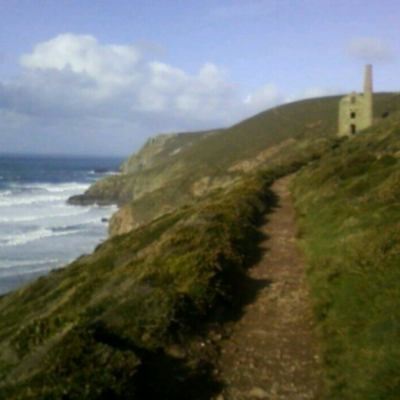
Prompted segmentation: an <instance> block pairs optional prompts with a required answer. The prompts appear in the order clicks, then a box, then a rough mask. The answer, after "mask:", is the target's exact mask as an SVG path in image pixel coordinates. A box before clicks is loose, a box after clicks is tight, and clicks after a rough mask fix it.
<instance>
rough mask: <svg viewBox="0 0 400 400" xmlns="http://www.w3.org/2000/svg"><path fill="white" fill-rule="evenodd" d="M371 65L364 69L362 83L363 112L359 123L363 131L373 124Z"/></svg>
mask: <svg viewBox="0 0 400 400" xmlns="http://www.w3.org/2000/svg"><path fill="white" fill-rule="evenodd" d="M372 90H373V89H372V65H367V66H366V67H365V82H364V107H363V108H364V110H363V116H362V119H361V123H360V128H361V129H365V128H368V127H370V126H371V125H372V123H373V114H374V113H373V108H374V107H373V94H372Z"/></svg>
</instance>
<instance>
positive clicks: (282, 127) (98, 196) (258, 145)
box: [72, 94, 398, 233]
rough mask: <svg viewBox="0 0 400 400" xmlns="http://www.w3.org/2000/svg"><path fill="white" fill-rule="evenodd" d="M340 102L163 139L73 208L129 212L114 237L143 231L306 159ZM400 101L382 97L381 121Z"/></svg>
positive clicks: (281, 110)
mask: <svg viewBox="0 0 400 400" xmlns="http://www.w3.org/2000/svg"><path fill="white" fill-rule="evenodd" d="M339 98H340V97H338V96H334V97H326V98H321V99H310V100H303V101H299V102H295V103H291V104H286V105H283V106H279V107H276V108H274V109H272V110H268V111H266V112H263V113H261V114H258V115H256V116H254V117H252V118H250V119H248V120H246V121H243V122H241V123H239V124H237V125H235V126H233V127H231V128H229V129H225V130H217V131H211V132H202V133H200V134H193V133H192V134H188V133H186V134H180V135H170V136H165V135H162V136H159V137H158V138H156V139H155V140H154V139H152V140H150V141H149V142H148V143H147V144H146V145H145V146H144V148H143V149H142V150H141V151H140V152H139V153H138V154H137V155H134V156H133V157H132V158H131V159H128V160H127V161H126V162H125V164H124V166H123V168H122V169H123V171H124V173H123V174H122V175H119V176H111V177H108V178H106V179H104V180H102V181H99V182H97V183H96V184H94V185H93V186H92V187H91V188H89V190H88V191H87V192H86V193H85V194H84V195H83V196H77V197H76V198H74V199H72V203H73V204H82V203H83V204H88V203H89V204H90V203H93V202H97V203H110V202H111V203H112V202H116V203H118V204H120V205H126V207H124V208H123V210H122V211H121V214H120V215H119V216H118V215H117V216H116V218H115V219H114V220H112V223H111V233H121V232H124V231H126V230H127V229H129V226H128V225H129V224H127V223H125V226H124V229H121V231H120V227H121V225H122V224H121V220H124V221H128V220H129V221H131V223H130V227H135V226H139V225H141V224H143V223H145V222H147V221H150V220H151V219H153V218H155V217H158V216H160V215H162V214H163V213H164V212H167V211H171V210H173V209H175V208H176V207H179V206H182V205H184V204H188V203H190V202H191V201H193V200H194V199H196V198H198V197H199V196H202V195H204V194H205V193H208V192H211V191H213V190H214V189H216V188H219V187H221V186H228V185H229V184H231V183H232V182H234V181H235V180H237V179H239V178H240V177H241V176H243V174H244V173H246V172H249V171H252V170H256V169H257V168H258V167H259V166H260V165H263V164H265V163H268V164H269V165H279V164H280V163H281V162H282V161H284V160H285V159H286V156H287V155H288V154H294V153H297V154H299V155H300V154H301V153H302V152H303V151H305V149H311V148H312V147H314V146H319V144H320V143H319V142H320V141H321V140H326V139H329V138H332V137H334V136H335V135H336V133H337V119H338V102H339ZM397 101H398V99H397V97H393V95H391V94H376V95H375V117H376V118H377V119H379V118H381V117H382V115H384V114H385V115H386V114H387V113H388V112H390V111H391V110H392V109H395V108H396V107H397ZM143 161H144V162H143ZM125 228H126V229H125Z"/></svg>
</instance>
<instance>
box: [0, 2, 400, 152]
mask: <svg viewBox="0 0 400 400" xmlns="http://www.w3.org/2000/svg"><path fill="white" fill-rule="evenodd" d="M399 15H400V3H399V4H398V3H397V2H396V1H393V0H381V1H380V2H379V3H378V2H375V1H368V0H347V1H342V0H336V1H334V0H281V1H275V0H246V1H244V0H242V1H237V0H220V1H216V0H203V1H201V2H198V1H193V0H186V1H183V0H176V1H171V0H170V1H167V0H157V1H155V0H153V1H150V0H147V1H141V0H140V1H133V0H130V1H127V0H113V1H112V0H100V1H95V0H93V1H90V2H89V1H83V0H81V1H77V0H70V1H66V0H58V1H54V0H53V1H50V0H35V1H33V0H29V1H28V0H0V151H1V152H31V153H32V152H33V153H69V154H76V153H79V154H121V155H126V154H129V153H132V152H133V151H135V150H137V148H138V146H140V145H141V144H142V143H143V142H144V140H146V138H147V137H149V136H150V135H154V134H155V133H158V132H165V131H186V130H197V129H209V128H212V127H219V126H228V125H230V124H233V123H235V122H237V121H240V120H241V119H243V118H246V117H248V116H251V115H253V114H255V113H257V112H260V111H263V110H265V109H267V108H270V107H273V106H275V105H277V104H281V103H285V102H288V101H293V100H298V99H302V98H306V97H312V96H324V95H329V94H336V93H345V92H348V91H351V90H359V89H360V88H361V86H362V73H363V66H364V64H366V63H367V62H370V63H373V64H374V72H375V73H374V75H375V89H376V90H377V91H397V90H399V89H400V78H399V77H400V74H399V59H398V53H399V40H398V38H399V37H400V24H399Z"/></svg>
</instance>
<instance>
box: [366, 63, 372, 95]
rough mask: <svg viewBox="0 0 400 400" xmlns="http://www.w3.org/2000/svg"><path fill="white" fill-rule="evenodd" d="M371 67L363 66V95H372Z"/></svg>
mask: <svg viewBox="0 0 400 400" xmlns="http://www.w3.org/2000/svg"><path fill="white" fill-rule="evenodd" d="M372 90H373V89H372V65H370V64H368V65H366V66H365V81H364V94H372Z"/></svg>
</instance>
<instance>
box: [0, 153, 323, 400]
mask: <svg viewBox="0 0 400 400" xmlns="http://www.w3.org/2000/svg"><path fill="white" fill-rule="evenodd" d="M321 154H322V153H321ZM321 154H320V155H321ZM315 158H316V155H315V154H314V153H312V154H304V155H303V158H301V159H296V160H293V159H288V161H287V163H286V164H285V165H282V166H281V167H279V168H275V169H267V170H264V171H263V172H258V173H255V174H250V175H248V176H247V177H246V178H244V179H242V180H241V181H240V182H237V183H236V184H235V185H233V186H232V187H231V188H229V189H226V190H221V191H220V192H218V193H215V194H214V195H212V196H208V197H206V198H204V199H203V200H200V201H198V202H197V203H196V204H194V205H193V206H188V207H184V208H181V209H179V210H177V211H176V212H174V213H171V214H168V215H165V216H164V217H162V218H160V219H157V220H156V221H154V222H152V223H150V224H148V225H146V226H144V227H142V228H140V229H137V230H134V231H132V232H130V233H128V234H125V235H120V236H117V237H115V238H112V239H109V240H107V241H106V242H105V243H103V244H102V245H101V246H100V247H99V248H98V249H97V250H96V251H95V252H94V253H93V254H92V255H88V256H84V257H81V258H79V259H78V260H76V261H75V262H74V263H72V264H71V265H69V266H68V267H66V268H63V269H61V270H56V271H53V272H52V273H50V274H49V275H48V276H45V277H42V278H40V279H39V280H37V281H36V282H34V283H32V284H30V285H28V286H26V287H23V288H21V289H19V290H16V291H15V292H12V293H10V294H9V295H7V296H5V297H3V298H2V299H0V313H1V316H2V318H1V319H0V398H6V399H8V400H13V399H64V398H65V399H106V398H116V399H133V398H139V399H143V398H161V397H160V396H161V394H163V395H162V398H164V399H175V400H176V399H192V398H193V396H194V395H196V396H200V397H204V398H209V396H211V395H212V394H213V393H215V392H217V391H218V388H219V386H218V385H219V384H218V382H217V381H215V378H214V377H213V376H212V374H211V372H210V371H211V370H212V368H211V367H212V362H213V361H215V355H216V353H215V352H216V347H215V343H214V342H213V341H212V333H213V329H214V330H215V329H218V326H219V327H220V326H221V323H222V321H223V318H224V317H223V315H224V311H223V310H225V309H226V308H227V307H228V308H229V306H230V305H231V304H232V302H234V301H235V295H234V293H235V292H234V288H235V285H237V282H240V281H242V280H243V279H244V276H245V271H246V268H247V267H248V266H249V264H250V261H251V259H252V258H253V257H254V255H255V254H256V252H257V240H258V239H257V238H258V236H257V235H258V234H257V229H256V226H257V223H258V221H259V218H260V216H261V215H263V213H265V212H266V211H267V210H268V208H269V207H271V205H273V204H274V201H275V199H274V195H273V193H272V192H271V191H270V190H269V186H270V185H271V184H272V182H273V181H274V180H275V179H276V178H277V177H280V176H283V175H285V174H288V173H290V172H293V171H295V170H297V169H298V168H299V167H301V166H302V165H305V164H307V163H308V162H310V160H312V159H315ZM213 321H214V325H213V323H212V322H213ZM213 326H214V328H213V329H211V327H213ZM204 343H207V345H205V344H204ZM176 376H178V377H181V378H180V379H176ZM203 391H205V392H204V393H203V394H202V392H203ZM135 393H136V395H135Z"/></svg>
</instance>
